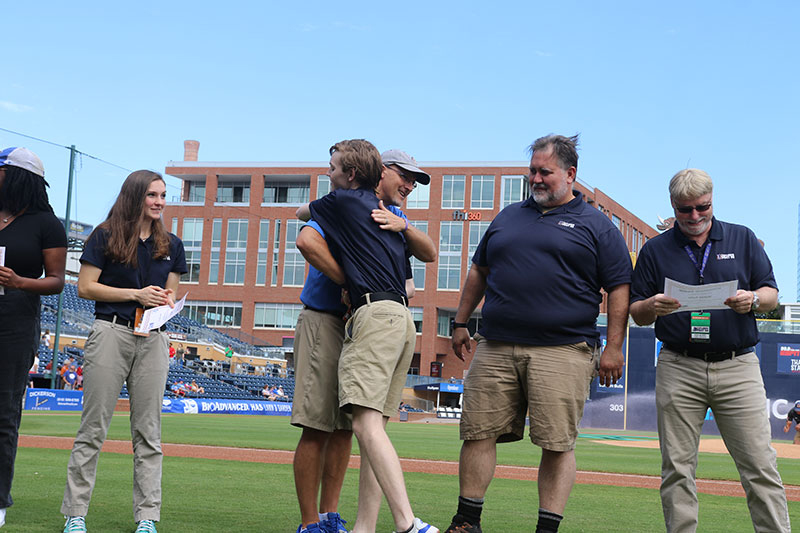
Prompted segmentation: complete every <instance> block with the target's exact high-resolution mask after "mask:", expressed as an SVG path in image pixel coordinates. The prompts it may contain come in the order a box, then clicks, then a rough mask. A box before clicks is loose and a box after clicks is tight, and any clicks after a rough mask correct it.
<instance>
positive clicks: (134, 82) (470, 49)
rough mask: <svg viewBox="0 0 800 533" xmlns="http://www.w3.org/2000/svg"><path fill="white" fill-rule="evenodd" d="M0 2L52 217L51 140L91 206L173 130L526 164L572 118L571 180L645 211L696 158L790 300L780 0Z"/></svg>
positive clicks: (798, 114) (166, 150)
mask: <svg viewBox="0 0 800 533" xmlns="http://www.w3.org/2000/svg"><path fill="white" fill-rule="evenodd" d="M3 20H4V25H3V32H2V45H0V46H1V48H0V49H2V50H3V54H2V57H3V60H2V70H0V73H1V74H0V76H2V81H0V146H2V147H8V146H26V147H28V148H30V149H32V150H33V151H35V152H36V153H37V154H39V156H40V157H41V158H42V160H43V161H44V165H45V173H46V177H47V180H48V181H49V183H50V185H51V188H50V200H51V204H52V205H53V207H54V208H55V210H56V213H57V214H58V215H60V216H63V215H64V213H65V211H66V203H67V189H68V186H67V183H68V180H67V177H68V169H69V159H70V152H69V150H67V149H65V148H64V147H65V146H66V147H68V146H70V145H74V146H75V147H76V148H77V150H79V151H80V152H81V153H82V155H79V156H78V157H77V159H76V172H75V178H76V180H75V181H76V184H75V187H74V189H73V196H72V203H71V209H70V211H71V213H70V218H72V219H77V220H80V221H81V222H85V223H88V224H93V225H96V224H98V223H100V222H102V220H103V219H104V218H105V215H106V214H107V212H108V209H109V208H110V207H111V204H112V202H113V200H114V199H115V197H116V195H117V193H118V191H119V187H120V185H121V184H122V182H123V181H124V179H125V177H126V176H127V175H128V173H129V172H130V171H133V170H137V169H140V168H147V169H152V170H156V171H159V172H163V171H164V169H165V167H166V165H167V164H168V162H169V161H180V160H182V159H183V141H184V140H186V139H194V140H198V141H200V153H199V159H200V160H201V161H320V162H323V161H327V149H328V147H329V146H330V145H331V144H333V143H334V142H336V141H339V140H342V139H348V138H366V139H369V140H371V141H372V142H373V143H374V144H375V145H376V146H377V147H378V149H379V150H385V149H389V148H400V149H402V150H405V151H407V152H408V153H410V154H411V155H413V156H414V157H415V158H416V159H417V160H419V161H520V162H525V161H527V154H526V148H527V146H528V145H529V144H530V143H531V142H532V141H533V140H534V139H536V138H537V137H540V136H542V135H546V134H548V133H560V134H567V135H571V134H574V133H580V136H581V146H580V151H579V155H580V162H579V166H578V177H579V178H580V179H581V180H582V181H583V182H584V183H585V184H588V185H589V186H591V187H595V188H598V189H600V190H602V191H603V192H605V193H606V194H608V195H609V196H611V197H612V198H613V199H614V200H616V201H617V202H618V203H620V204H622V205H623V206H625V207H626V208H627V209H628V210H629V211H631V212H633V213H634V214H635V215H637V216H638V217H639V218H641V219H642V220H644V221H645V222H646V223H648V224H650V225H651V226H653V227H655V225H656V224H657V223H658V216H661V217H668V216H671V215H672V210H671V207H670V202H669V194H668V190H667V184H668V182H669V179H670V178H671V177H672V175H673V174H674V173H675V172H677V171H678V170H680V169H682V168H686V167H687V166H689V167H695V168H700V169H703V170H705V171H706V172H708V173H709V174H710V175H711V177H712V179H713V180H714V214H715V216H716V217H717V218H719V219H721V220H725V221H728V222H735V223H739V224H744V225H746V226H748V227H750V228H751V229H752V230H753V231H754V232H755V233H756V235H757V236H758V237H759V238H760V239H762V240H763V241H764V242H765V246H766V251H767V253H768V255H769V256H770V258H771V260H772V263H773V267H774V270H775V275H776V278H777V281H778V286H779V288H780V291H781V301H782V302H794V301H797V287H796V284H797V272H798V270H797V263H798V250H797V243H798V235H797V228H798V202H800V179H798V178H800V171H798V169H796V168H795V167H794V166H793V163H792V161H793V160H794V159H793V156H795V155H796V154H797V152H798V149H799V148H800V133H799V130H798V127H799V125H800V102H798V99H799V98H800V96H799V95H800V68H798V64H800V3H799V2H797V1H796V0H775V1H772V0H766V1H763V2H755V1H739V0H733V1H716V0H707V1H699V2H698V1H683V0H678V1H673V2H669V3H667V2H660V3H656V2H641V1H635V2H593V1H588V0H587V1H560V2H539V1H531V0H528V1H521V2H502V1H500V2H494V3H489V2H470V1H459V2H454V1H447V0H442V1H435V2H432V1H430V0H429V1H426V2H416V1H413V0H412V1H406V2H402V3H397V2H393V3H384V2H374V1H372V2H316V1H308V2H273V1H260V2H241V1H236V0H231V1H228V2H225V3H224V4H220V3H218V2H214V3H211V2H203V1H199V2H198V1H196V0H195V1H192V2H182V1H175V2H163V1H159V2H150V1H147V0H143V1H140V2H136V3H125V4H123V3H117V2H107V1H104V2H93V1H84V2H73V3H65V2H55V1H50V0H42V1H37V2H4V6H3ZM4 130H10V131H11V132H15V133H10V132H9V131H4ZM19 133H21V134H24V135H28V136H31V137H35V138H36V139H41V140H43V141H48V142H42V141H40V140H36V139H30V138H26V137H23V136H21V135H19ZM49 143H54V144H55V145H54V144H49ZM179 183H180V182H179V181H178V180H177V179H169V180H168V200H170V199H172V198H173V197H177V196H178V194H179Z"/></svg>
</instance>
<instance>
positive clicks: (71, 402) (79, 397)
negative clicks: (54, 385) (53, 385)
mask: <svg viewBox="0 0 800 533" xmlns="http://www.w3.org/2000/svg"><path fill="white" fill-rule="evenodd" d="M25 409H28V410H30V411H81V410H82V409H83V391H79V390H59V389H28V390H27V391H26V392H25Z"/></svg>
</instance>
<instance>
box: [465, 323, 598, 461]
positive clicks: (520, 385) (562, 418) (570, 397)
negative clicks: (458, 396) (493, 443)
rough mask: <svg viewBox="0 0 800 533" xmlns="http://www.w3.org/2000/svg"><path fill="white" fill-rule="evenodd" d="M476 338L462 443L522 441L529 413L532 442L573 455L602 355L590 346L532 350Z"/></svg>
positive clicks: (470, 370) (530, 347) (575, 345)
mask: <svg viewBox="0 0 800 533" xmlns="http://www.w3.org/2000/svg"><path fill="white" fill-rule="evenodd" d="M475 338H476V339H477V340H478V346H477V348H476V350H475V357H474V358H473V360H472V364H471V365H470V368H469V373H468V374H467V379H466V380H465V382H464V406H463V413H462V415H461V439H462V440H482V439H488V438H496V439H497V442H512V441H517V440H521V439H522V437H523V435H524V430H525V415H526V414H529V417H530V427H531V429H530V434H531V442H533V443H534V444H536V445H537V446H541V447H542V448H544V449H545V450H551V451H556V452H565V451H569V450H572V449H573V448H574V447H575V440H576V439H577V437H578V423H579V422H580V420H581V417H583V405H584V403H585V402H586V398H587V397H588V396H589V386H590V385H591V382H592V379H593V378H594V376H595V375H596V370H595V368H596V367H595V365H596V360H597V354H596V351H595V350H594V349H592V348H591V347H590V346H589V345H588V344H587V343H585V342H581V343H578V344H568V345H563V346H529V345H524V344H512V343H507V342H496V341H490V340H487V339H485V338H484V337H481V336H480V335H476V336H475Z"/></svg>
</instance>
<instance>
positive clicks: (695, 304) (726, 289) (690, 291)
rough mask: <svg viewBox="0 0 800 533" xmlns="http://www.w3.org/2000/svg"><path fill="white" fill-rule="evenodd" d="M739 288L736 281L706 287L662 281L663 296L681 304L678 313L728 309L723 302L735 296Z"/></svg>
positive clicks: (666, 279) (670, 280)
mask: <svg viewBox="0 0 800 533" xmlns="http://www.w3.org/2000/svg"><path fill="white" fill-rule="evenodd" d="M738 287H739V282H738V281H737V280H732V281H721V282H719V283H709V284H707V285H687V284H685V283H681V282H679V281H675V280H673V279H669V278H665V279H664V296H669V297H670V298H675V299H676V300H678V301H679V302H680V303H681V307H680V309H678V311H710V310H712V309H730V307H728V306H727V305H725V303H724V302H725V300H727V299H728V298H730V297H731V296H736V290H737V288H738Z"/></svg>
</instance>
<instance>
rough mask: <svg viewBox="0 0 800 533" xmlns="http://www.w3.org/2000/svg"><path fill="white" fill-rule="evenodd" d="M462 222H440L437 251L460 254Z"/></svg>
mask: <svg viewBox="0 0 800 533" xmlns="http://www.w3.org/2000/svg"><path fill="white" fill-rule="evenodd" d="M463 231H464V223H463V222H460V221H455V222H442V223H441V231H440V233H439V253H440V254H441V253H446V252H454V253H455V252H458V254H459V255H461V242H462V233H463Z"/></svg>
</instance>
